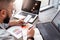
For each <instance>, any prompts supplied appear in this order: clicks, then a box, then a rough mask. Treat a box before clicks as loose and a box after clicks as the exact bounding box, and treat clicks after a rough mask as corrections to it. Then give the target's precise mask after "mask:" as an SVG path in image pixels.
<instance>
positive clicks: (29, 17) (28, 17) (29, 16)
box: [22, 15, 32, 26]
mask: <svg viewBox="0 0 60 40" xmlns="http://www.w3.org/2000/svg"><path fill="white" fill-rule="evenodd" d="M31 17H32V16H31V15H27V17H26V18H25V19H24V22H25V23H24V24H23V25H22V26H25V25H26V23H28V21H29V20H30V19H31Z"/></svg>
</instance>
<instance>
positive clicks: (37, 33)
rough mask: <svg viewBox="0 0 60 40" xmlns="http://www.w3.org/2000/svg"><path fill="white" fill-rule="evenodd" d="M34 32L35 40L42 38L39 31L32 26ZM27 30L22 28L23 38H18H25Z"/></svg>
mask: <svg viewBox="0 0 60 40" xmlns="http://www.w3.org/2000/svg"><path fill="white" fill-rule="evenodd" d="M34 30H35V34H34V39H35V40H37V39H38V40H43V38H42V36H41V35H40V32H39V30H38V29H37V28H34ZM26 32H27V30H26V29H23V38H20V39H19V40H27V35H26Z"/></svg>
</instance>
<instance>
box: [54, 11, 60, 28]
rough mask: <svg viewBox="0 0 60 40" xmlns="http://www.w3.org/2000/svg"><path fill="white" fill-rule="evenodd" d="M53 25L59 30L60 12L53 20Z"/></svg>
mask: <svg viewBox="0 0 60 40" xmlns="http://www.w3.org/2000/svg"><path fill="white" fill-rule="evenodd" d="M53 23H54V24H55V25H56V26H57V28H58V29H60V11H59V12H58V13H57V16H56V17H55V18H54V20H53Z"/></svg>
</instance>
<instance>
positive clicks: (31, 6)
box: [18, 0, 41, 23]
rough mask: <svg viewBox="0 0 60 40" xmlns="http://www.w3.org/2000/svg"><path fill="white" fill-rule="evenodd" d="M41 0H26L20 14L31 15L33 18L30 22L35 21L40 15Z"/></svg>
mask: <svg viewBox="0 0 60 40" xmlns="http://www.w3.org/2000/svg"><path fill="white" fill-rule="evenodd" d="M40 4H41V1H36V0H24V1H23V4H22V8H21V10H22V11H21V12H20V13H19V14H18V15H23V16H27V15H31V16H32V18H31V19H30V20H29V22H30V23H33V22H34V21H35V19H36V18H37V17H38V14H39V9H40Z"/></svg>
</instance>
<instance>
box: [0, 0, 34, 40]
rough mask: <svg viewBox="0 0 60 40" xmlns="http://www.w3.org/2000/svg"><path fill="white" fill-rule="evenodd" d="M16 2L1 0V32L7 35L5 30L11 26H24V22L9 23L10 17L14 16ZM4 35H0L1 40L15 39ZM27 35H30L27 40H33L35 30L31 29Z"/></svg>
mask: <svg viewBox="0 0 60 40" xmlns="http://www.w3.org/2000/svg"><path fill="white" fill-rule="evenodd" d="M14 1H15V0H0V32H2V33H5V34H7V32H5V31H4V28H7V27H9V26H14V25H21V24H23V21H21V20H20V21H18V22H12V23H9V20H10V17H11V16H12V11H13V2H14ZM4 22H7V23H8V24H6V23H4ZM2 33H0V40H10V39H8V38H9V37H10V38H13V37H12V36H10V35H8V36H7V35H5V34H2ZM27 33H28V34H27V35H28V38H27V40H33V36H34V30H33V28H31V29H30V30H29V31H28V32H27ZM3 35H4V36H3ZM2 36H3V37H2ZM12 40H15V39H12Z"/></svg>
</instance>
